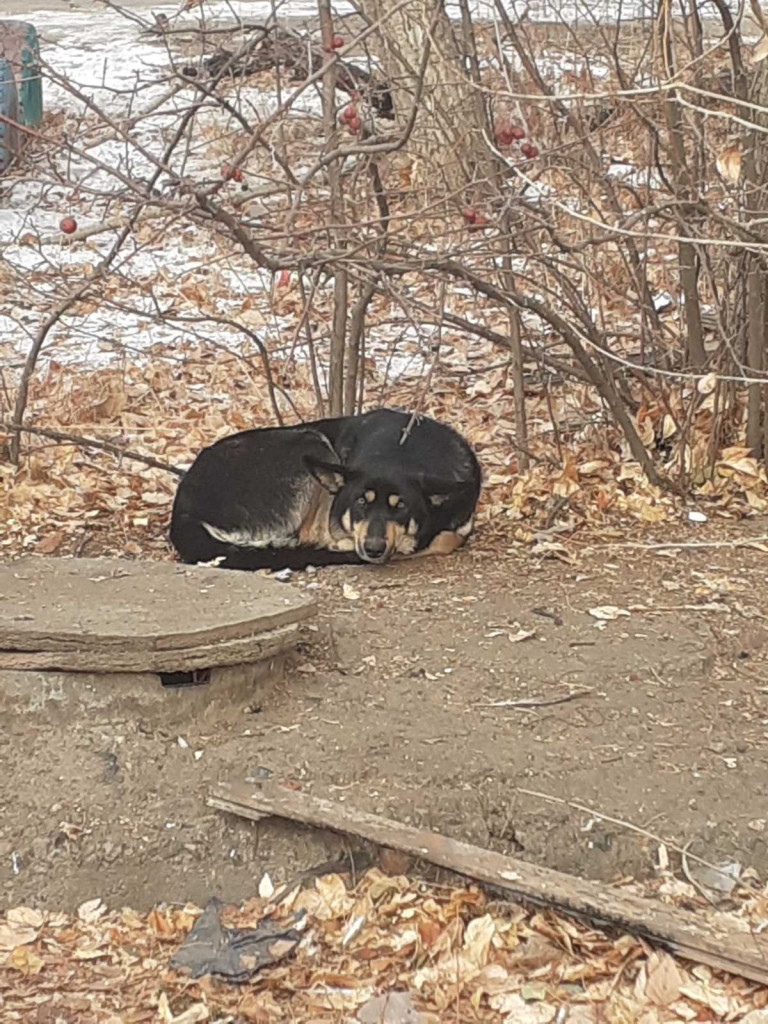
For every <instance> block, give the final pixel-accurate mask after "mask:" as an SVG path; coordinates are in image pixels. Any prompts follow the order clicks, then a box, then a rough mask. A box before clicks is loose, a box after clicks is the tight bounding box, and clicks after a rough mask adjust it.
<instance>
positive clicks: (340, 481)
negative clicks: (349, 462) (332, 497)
mask: <svg viewBox="0 0 768 1024" xmlns="http://www.w3.org/2000/svg"><path fill="white" fill-rule="evenodd" d="M304 465H305V466H306V467H307V469H308V470H309V472H310V473H311V474H312V476H313V477H314V478H315V480H317V482H318V483H319V484H321V486H323V487H324V488H325V489H326V491H330V493H331V494H338V493H339V491H340V490H341V489H342V487H343V486H344V484H345V483H346V482H347V480H348V479H349V476H350V474H349V471H348V470H347V469H345V467H344V466H342V465H341V464H340V463H338V462H322V461H321V460H320V459H316V458H314V457H313V456H312V455H305V456H304Z"/></svg>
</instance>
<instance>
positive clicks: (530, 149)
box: [520, 142, 539, 160]
mask: <svg viewBox="0 0 768 1024" xmlns="http://www.w3.org/2000/svg"><path fill="white" fill-rule="evenodd" d="M520 152H521V153H522V154H523V156H524V157H525V158H526V159H528V160H533V158H534V157H536V156H538V155H539V150H538V148H537V147H536V146H534V145H533V143H531V142H524V143H523V145H522V146H521V147H520Z"/></svg>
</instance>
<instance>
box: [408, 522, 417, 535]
mask: <svg viewBox="0 0 768 1024" xmlns="http://www.w3.org/2000/svg"><path fill="white" fill-rule="evenodd" d="M406 532H407V534H408V536H409V537H415V536H416V534H417V533H418V532H419V524H418V523H417V522H416V520H415V519H411V520H409V522H408V529H407V531H406Z"/></svg>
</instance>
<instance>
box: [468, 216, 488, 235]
mask: <svg viewBox="0 0 768 1024" xmlns="http://www.w3.org/2000/svg"><path fill="white" fill-rule="evenodd" d="M487 226H488V221H487V220H486V219H485V217H484V216H483V214H482V213H478V214H476V215H475V219H474V220H473V221H471V222H470V223H469V224H467V231H482V230H483V229H484V228H486V227H487Z"/></svg>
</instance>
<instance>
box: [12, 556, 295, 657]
mask: <svg viewBox="0 0 768 1024" xmlns="http://www.w3.org/2000/svg"><path fill="white" fill-rule="evenodd" d="M314 611H315V605H314V602H313V601H312V599H311V598H309V597H306V596H305V595H303V594H300V593H297V592H296V591H295V590H294V589H293V588H290V587H287V586H285V585H284V584H281V583H278V582H276V581H274V580H271V579H268V578H265V577H262V576H257V575H254V574H252V573H238V572H227V571H225V570H221V569H206V568H202V567H199V566H182V565H178V564H175V563H171V562H130V561H124V560H121V559H111V558H73V559H67V558H37V557H27V558H23V559H20V560H19V561H16V562H9V563H6V564H4V565H0V668H9V669H10V668H29V669H61V670H76V671H103V672H119V671H132V672H142V671H145V672H146V671H150V672H164V671H175V670H185V669H192V668H213V667H216V666H218V665H231V664H239V663H244V662H250V661H258V660H261V659H263V658H266V657H272V656H273V655H274V654H277V653H279V652H280V651H281V650H286V649H287V648H289V647H291V646H293V644H294V643H295V640H296V638H297V625H298V623H300V622H302V621H304V620H305V619H307V618H308V617H309V616H311V615H313V614H314Z"/></svg>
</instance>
